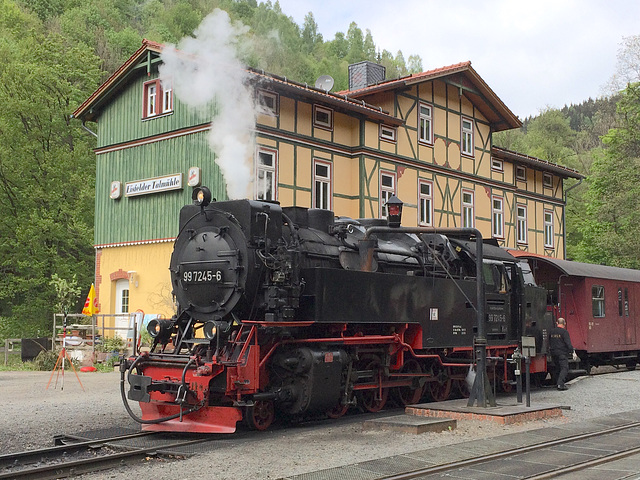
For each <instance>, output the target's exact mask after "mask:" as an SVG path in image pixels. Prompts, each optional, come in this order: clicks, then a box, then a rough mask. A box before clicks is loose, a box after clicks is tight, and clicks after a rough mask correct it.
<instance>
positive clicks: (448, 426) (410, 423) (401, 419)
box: [362, 415, 458, 435]
mask: <svg viewBox="0 0 640 480" xmlns="http://www.w3.org/2000/svg"><path fill="white" fill-rule="evenodd" d="M457 425H458V422H457V420H453V419H451V418H426V417H424V416H421V417H418V416H415V415H394V416H392V417H386V418H378V419H373V420H367V421H366V422H364V423H363V425H362V428H363V429H364V430H392V431H396V432H402V433H412V434H414V435H419V434H421V433H425V432H444V431H447V430H453V429H454V428H456V427H457Z"/></svg>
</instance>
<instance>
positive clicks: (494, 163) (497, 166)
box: [491, 158, 504, 172]
mask: <svg viewBox="0 0 640 480" xmlns="http://www.w3.org/2000/svg"><path fill="white" fill-rule="evenodd" d="M491 170H494V171H496V172H502V171H503V170H504V164H503V162H502V160H500V159H498V158H492V159H491Z"/></svg>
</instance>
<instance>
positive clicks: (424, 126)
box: [419, 103, 433, 145]
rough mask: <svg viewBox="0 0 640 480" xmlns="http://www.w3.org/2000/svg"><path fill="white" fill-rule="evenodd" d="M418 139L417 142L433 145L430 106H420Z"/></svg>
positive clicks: (422, 104) (431, 111)
mask: <svg viewBox="0 0 640 480" xmlns="http://www.w3.org/2000/svg"><path fill="white" fill-rule="evenodd" d="M419 112H420V121H419V123H420V125H419V129H420V137H419V141H420V142H422V143H427V144H429V145H433V108H432V107H431V105H426V104H424V103H421V104H420V110H419Z"/></svg>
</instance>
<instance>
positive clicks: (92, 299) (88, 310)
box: [82, 283, 100, 317]
mask: <svg viewBox="0 0 640 480" xmlns="http://www.w3.org/2000/svg"><path fill="white" fill-rule="evenodd" d="M96 313H100V309H99V308H98V299H97V298H96V289H95V288H93V283H92V284H91V289H90V290H89V295H87V299H86V300H85V301H84V308H83V309H82V314H83V315H87V316H89V317H91V316H93V315H95V314H96Z"/></svg>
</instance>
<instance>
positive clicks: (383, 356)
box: [121, 187, 546, 433]
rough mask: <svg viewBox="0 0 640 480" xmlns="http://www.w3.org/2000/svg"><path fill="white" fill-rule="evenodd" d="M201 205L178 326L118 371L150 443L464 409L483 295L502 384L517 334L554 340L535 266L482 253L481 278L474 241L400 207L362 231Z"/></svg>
mask: <svg viewBox="0 0 640 480" xmlns="http://www.w3.org/2000/svg"><path fill="white" fill-rule="evenodd" d="M392 198H393V197H392ZM193 200H194V202H193V204H192V205H187V206H184V207H183V208H182V210H181V212H180V230H179V234H178V236H177V238H176V241H175V245H174V250H173V254H172V257H171V263H170V273H171V282H172V287H173V295H174V296H175V300H176V304H177V310H176V314H175V315H174V316H173V317H172V318H171V319H170V320H169V319H161V320H154V321H152V322H150V323H149V325H148V331H149V333H150V334H151V336H152V337H153V339H154V340H153V346H152V348H151V351H150V352H147V353H142V354H140V355H137V356H132V357H130V358H128V359H126V360H124V361H123V362H122V363H121V372H122V379H121V393H122V397H123V401H124V404H125V408H126V409H127V410H128V412H129V414H130V415H131V416H132V417H133V418H134V419H136V420H137V421H138V422H140V423H141V424H142V425H143V427H142V428H143V429H144V430H156V431H188V432H202V433H206V432H210V433H231V432H234V431H235V429H236V424H237V422H239V421H244V422H245V423H246V424H247V425H248V426H249V427H251V428H254V429H258V430H264V429H266V428H268V427H269V426H270V425H271V423H272V422H273V420H274V418H275V417H276V415H283V416H287V417H303V416H307V415H315V414H326V415H328V416H329V417H332V418H337V417H339V416H341V415H343V414H344V413H345V412H346V411H347V409H348V408H349V407H351V406H354V405H355V406H358V407H359V408H361V409H364V410H366V411H371V412H375V411H378V410H380V409H382V408H383V407H384V406H385V404H386V402H387V400H388V399H390V398H392V399H393V400H394V401H395V402H397V403H399V404H401V405H407V404H412V403H418V402H419V401H421V399H422V398H423V396H428V397H429V398H431V399H434V400H437V401H442V400H446V399H447V398H449V396H450V395H452V394H453V392H456V393H457V394H458V395H465V394H467V395H468V391H467V387H466V383H465V381H464V379H465V376H466V375H467V373H468V372H469V369H470V367H471V366H472V365H473V364H474V362H475V358H474V349H473V345H474V337H476V336H477V334H478V330H477V329H478V325H477V321H476V316H477V315H476V312H477V310H478V307H479V305H477V299H476V295H475V292H476V291H477V288H478V282H481V285H482V288H483V290H484V298H485V302H484V305H483V307H484V310H485V316H486V327H485V330H486V331H485V335H486V340H487V342H486V343H487V347H486V348H487V350H486V351H487V355H488V356H489V358H491V359H494V360H495V361H494V363H493V365H494V368H493V369H492V372H495V375H494V380H495V381H497V383H499V384H501V385H503V386H505V387H508V386H509V385H510V378H509V372H510V370H511V369H512V368H513V366H512V365H511V364H510V363H509V362H508V360H509V358H510V357H511V355H512V354H513V353H514V351H516V349H517V348H518V345H519V341H520V338H521V337H522V335H523V334H525V333H527V332H528V331H530V329H531V328H537V329H538V330H540V331H542V330H543V329H544V328H546V327H545V326H544V325H543V324H542V322H543V319H544V318H545V311H546V290H544V289H541V288H539V287H537V286H536V285H535V282H534V280H533V276H532V275H531V271H530V270H529V269H528V265H527V264H526V263H521V262H519V261H518V260H517V259H516V258H514V257H513V256H511V255H510V254H509V253H507V252H506V251H504V250H503V249H501V248H499V247H498V246H497V245H491V244H490V243H484V244H483V249H482V250H480V252H482V253H481V254H480V257H479V258H481V260H482V262H481V263H480V265H481V271H478V270H479V266H478V262H477V255H478V253H479V252H478V251H477V247H476V246H475V245H476V243H477V242H476V240H477V239H478V237H479V232H477V231H476V230H473V229H462V230H455V231H454V229H447V232H446V233H447V235H444V234H442V232H441V231H440V232H439V231H438V230H436V229H434V228H430V227H424V228H412V229H408V228H403V227H400V215H401V206H400V208H399V209H398V208H394V207H395V204H394V202H392V201H390V202H388V208H389V215H388V220H387V219H359V220H356V219H351V218H342V217H335V216H334V213H333V212H331V211H328V210H320V209H307V208H302V207H284V208H283V207H281V206H280V205H279V204H278V203H276V202H262V201H251V200H237V201H224V202H215V201H214V202H211V193H210V192H209V190H208V189H206V188H205V187H201V188H197V189H194V192H193ZM479 238H481V237H479ZM478 277H479V278H478ZM539 347H540V345H539ZM535 365H536V363H535V362H534V363H533V371H534V372H535V368H536V366H535ZM539 371H541V372H542V371H544V374H545V375H546V364H545V365H542V366H540V369H539ZM125 380H127V381H128V383H129V390H128V393H127V392H126V391H125V390H126V385H125ZM129 400H132V401H137V402H139V405H140V409H141V415H138V414H136V413H135V412H133V410H132V408H131V406H130V405H129Z"/></svg>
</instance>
